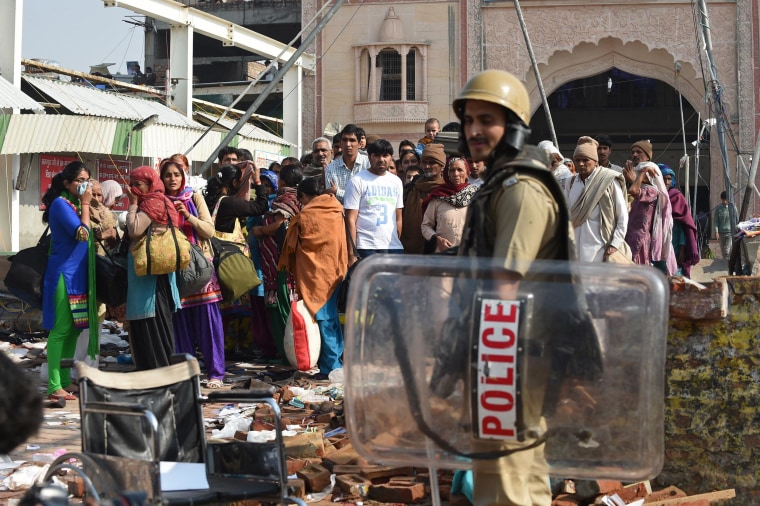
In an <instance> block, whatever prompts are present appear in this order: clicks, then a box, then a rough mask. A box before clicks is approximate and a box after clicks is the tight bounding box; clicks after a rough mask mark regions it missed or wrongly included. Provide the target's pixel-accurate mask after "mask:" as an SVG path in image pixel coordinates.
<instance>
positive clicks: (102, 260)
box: [95, 239, 127, 307]
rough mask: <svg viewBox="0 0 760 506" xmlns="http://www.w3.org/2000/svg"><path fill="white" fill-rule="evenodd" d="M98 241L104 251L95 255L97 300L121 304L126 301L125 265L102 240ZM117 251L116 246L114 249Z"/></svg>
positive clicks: (110, 304) (108, 303) (115, 304)
mask: <svg viewBox="0 0 760 506" xmlns="http://www.w3.org/2000/svg"><path fill="white" fill-rule="evenodd" d="M98 242H99V243H100V245H101V246H103V249H104V250H105V251H106V254H105V255H96V256H95V294H96V297H97V300H98V301H99V302H101V303H103V304H105V305H107V306H111V307H116V306H121V305H122V304H124V303H125V302H127V267H126V264H125V263H124V262H123V261H122V260H123V259H119V258H117V256H116V255H115V254H114V253H113V252H111V251H108V250H107V249H106V248H105V246H104V245H103V242H102V241H100V239H98ZM115 251H118V248H117V249H116V250H115Z"/></svg>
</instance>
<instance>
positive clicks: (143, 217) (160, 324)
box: [127, 166, 181, 370]
mask: <svg viewBox="0 0 760 506" xmlns="http://www.w3.org/2000/svg"><path fill="white" fill-rule="evenodd" d="M127 195H128V196H129V210H128V211H127V232H128V233H129V238H130V239H131V240H132V241H133V242H136V241H137V240H138V239H140V238H141V237H142V236H144V235H145V234H146V233H147V232H148V228H149V227H150V226H151V225H153V227H154V232H160V231H161V229H162V228H165V227H166V226H167V225H168V224H169V221H170V220H171V223H172V224H173V225H175V226H177V225H178V224H179V214H178V213H177V210H176V208H175V206H174V203H173V202H172V201H171V200H169V199H168V198H167V196H166V194H165V190H164V183H163V182H162V181H161V178H160V177H159V176H158V173H157V172H156V171H155V170H153V168H152V167H147V166H142V167H138V168H136V169H135V170H133V171H132V173H131V174H130V178H129V188H128V189H127ZM127 276H128V278H127V279H128V284H127V320H128V321H129V325H130V326H129V340H130V344H131V348H132V358H133V359H134V362H135V366H136V367H137V369H138V370H146V369H155V368H158V367H164V366H167V365H169V364H170V358H171V356H172V354H174V329H173V325H172V313H173V312H175V311H177V310H178V309H180V307H181V305H180V299H179V292H178V291H177V283H176V280H175V273H173V272H172V273H171V274H162V275H159V276H153V275H150V274H148V275H146V276H137V275H136V274H135V262H134V258H132V252H131V251H130V253H129V255H128V257H127Z"/></svg>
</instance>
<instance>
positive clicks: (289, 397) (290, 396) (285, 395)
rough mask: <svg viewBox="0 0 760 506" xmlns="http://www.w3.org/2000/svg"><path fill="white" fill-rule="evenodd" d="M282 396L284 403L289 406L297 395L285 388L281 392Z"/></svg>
mask: <svg viewBox="0 0 760 506" xmlns="http://www.w3.org/2000/svg"><path fill="white" fill-rule="evenodd" d="M280 396H281V397H282V402H283V403H285V404H287V403H289V402H290V401H291V400H293V397H295V394H294V393H293V392H292V391H291V390H290V389H289V388H288V387H283V388H282V390H280Z"/></svg>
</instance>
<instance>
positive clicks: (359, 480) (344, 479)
mask: <svg viewBox="0 0 760 506" xmlns="http://www.w3.org/2000/svg"><path fill="white" fill-rule="evenodd" d="M335 484H336V485H338V487H340V489H341V490H342V491H343V492H345V493H346V494H350V493H351V488H352V487H355V486H361V485H365V486H370V485H372V482H370V481H369V480H368V479H366V478H364V477H363V476H361V475H359V474H340V475H337V476H336V477H335Z"/></svg>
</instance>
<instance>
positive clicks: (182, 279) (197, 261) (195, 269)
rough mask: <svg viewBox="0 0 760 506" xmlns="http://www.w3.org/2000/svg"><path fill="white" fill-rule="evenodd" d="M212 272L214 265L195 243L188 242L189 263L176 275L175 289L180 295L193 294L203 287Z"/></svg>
mask: <svg viewBox="0 0 760 506" xmlns="http://www.w3.org/2000/svg"><path fill="white" fill-rule="evenodd" d="M213 274H214V265H213V264H212V263H211V262H210V261H209V259H208V258H206V255H204V254H203V250H202V249H201V247H200V246H198V245H197V244H190V264H189V265H188V266H187V267H186V268H185V269H182V270H181V271H180V272H179V275H178V276H177V290H179V296H180V297H189V296H191V295H194V294H196V293H198V292H200V291H201V290H203V287H205V286H206V285H207V284H208V282H209V281H211V276H212V275H213Z"/></svg>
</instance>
